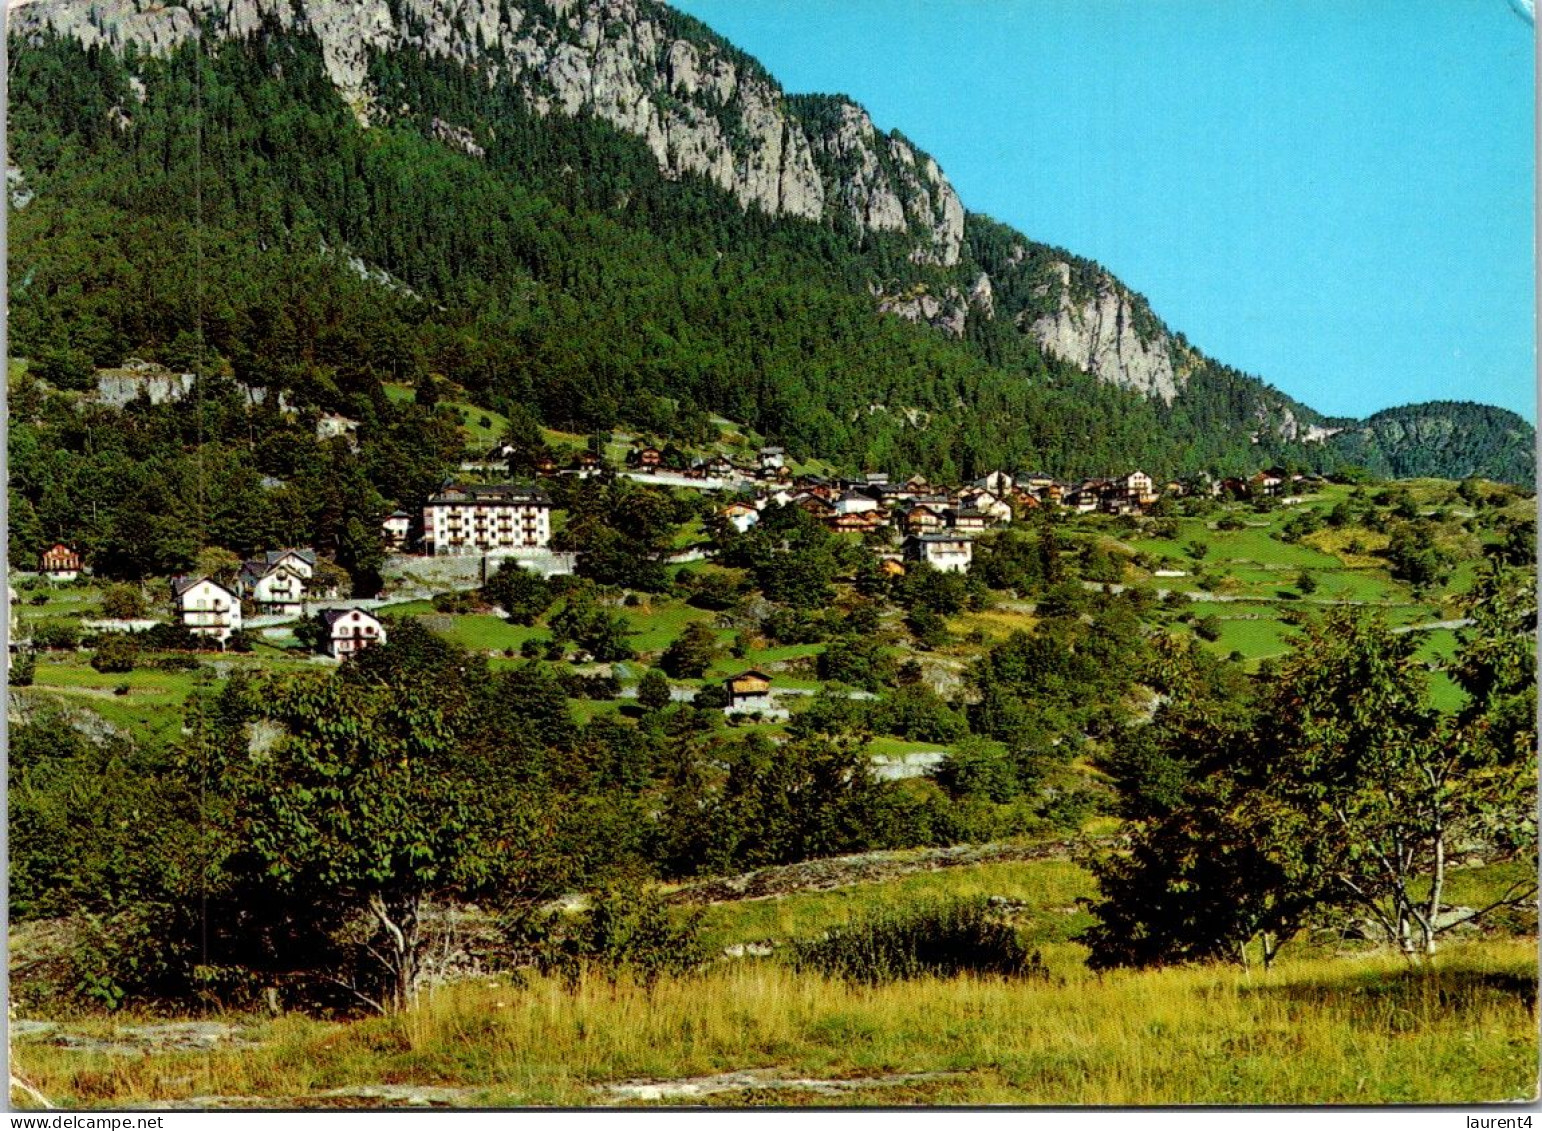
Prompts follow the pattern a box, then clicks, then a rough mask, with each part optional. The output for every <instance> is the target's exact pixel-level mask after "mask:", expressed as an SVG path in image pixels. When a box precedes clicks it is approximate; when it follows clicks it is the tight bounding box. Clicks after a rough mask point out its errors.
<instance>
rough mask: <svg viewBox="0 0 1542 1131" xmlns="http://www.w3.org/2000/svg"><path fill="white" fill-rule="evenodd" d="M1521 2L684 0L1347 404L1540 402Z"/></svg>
mask: <svg viewBox="0 0 1542 1131" xmlns="http://www.w3.org/2000/svg"><path fill="white" fill-rule="evenodd" d="M1521 3H1522V0H1516V6H1512V4H1511V3H1509V2H1507V0H679V2H678V3H676V4H675V6H676V7H678V8H680V9H681V10H682V11H685V12H688V13H690V14H691V15H694V16H696V17H698V18H699V19H701V20H702V21H703V22H705V23H706V24H708V25H709V26H710V27H712V28H713V29H714V30H716V31H718V32H719V33H720V34H722V35H724V36H725V37H726V38H728V39H729V40H730V41H731V42H733V43H735V44H736V45H738V46H739V47H741V48H743V49H744V50H746V51H748V52H749V53H750V54H752V55H754V56H755V57H757V58H758V59H760V60H761V61H762V62H763V63H764V64H765V65H766V66H767V68H768V69H769V70H770V71H771V73H772V74H774V75H775V76H776V77H777V79H778V80H779V81H780V82H781V83H782V85H783V87H784V88H785V89H786V90H788V91H790V92H794V93H807V92H822V93H842V94H847V95H850V96H851V97H852V98H854V99H855V100H856V101H858V102H860V103H862V104H863V105H864V106H866V107H867V108H868V110H869V111H870V112H871V113H872V115H873V119H874V121H875V122H876V123H877V125H878V127H879V128H880V129H883V130H888V129H899V130H900V131H902V132H903V133H904V134H906V136H908V137H909V138H910V139H911V140H912V141H914V142H915V143H916V144H917V145H919V146H920V147H921V148H923V149H925V150H927V151H928V152H929V153H931V154H932V155H933V156H935V157H936V158H937V160H938V162H939V163H940V164H941V165H942V167H943V169H944V170H945V171H946V172H947V173H948V176H949V178H950V179H951V180H952V181H953V184H954V186H955V187H956V188H957V189H958V191H959V195H960V196H961V197H962V198H963V201H964V205H965V207H967V208H968V209H970V210H971V211H973V212H984V213H987V214H989V215H991V216H994V217H995V218H996V219H998V220H1002V221H1004V222H1006V223H1009V224H1011V225H1013V226H1014V227H1016V228H1018V229H1020V230H1021V231H1022V232H1023V233H1024V234H1026V235H1028V236H1030V237H1032V238H1033V239H1036V240H1041V241H1043V242H1046V243H1051V244H1057V245H1059V246H1061V247H1064V248H1066V249H1068V250H1070V251H1073V252H1075V253H1077V254H1079V255H1084V256H1088V257H1090V258H1092V259H1096V260H1098V261H1099V262H1100V263H1102V264H1103V265H1104V266H1105V267H1107V268H1108V269H1109V270H1111V271H1112V272H1113V273H1114V274H1116V275H1117V276H1119V277H1120V278H1121V279H1122V280H1124V282H1125V283H1127V284H1128V285H1130V286H1131V287H1133V288H1135V289H1136V290H1138V291H1140V292H1141V293H1143V294H1144V295H1146V297H1147V298H1148V299H1150V301H1151V304H1152V306H1153V307H1154V308H1155V310H1156V311H1157V313H1158V314H1159V315H1160V316H1161V317H1162V318H1163V319H1164V320H1165V321H1166V322H1167V323H1168V324H1169V325H1170V326H1172V327H1173V328H1174V329H1176V330H1181V331H1182V332H1183V333H1185V334H1186V335H1187V336H1188V338H1189V340H1190V341H1191V342H1193V343H1194V344H1195V345H1197V346H1199V347H1200V348H1201V349H1203V350H1204V351H1205V352H1206V353H1208V354H1210V355H1211V356H1213V357H1215V358H1217V359H1218V360H1220V361H1223V362H1226V363H1228V364H1231V365H1234V366H1236V367H1237V368H1239V369H1243V370H1245V371H1247V372H1250V373H1253V374H1256V375H1257V376H1260V377H1262V378H1263V379H1265V380H1266V381H1269V382H1270V383H1271V384H1273V385H1276V386H1277V387H1279V388H1280V389H1282V390H1284V391H1285V392H1287V393H1289V394H1291V395H1293V396H1295V397H1298V398H1299V399H1301V400H1303V401H1305V402H1306V403H1307V404H1310V405H1311V406H1313V407H1314V408H1317V409H1319V410H1320V411H1322V412H1325V413H1329V414H1340V415H1349V416H1363V415H1368V414H1369V413H1371V412H1374V411H1375V410H1377V409H1380V408H1386V407H1388V406H1391V405H1394V404H1406V403H1411V402H1417V401H1424V400H1436V399H1459V400H1478V401H1486V402H1488V403H1492V404H1499V405H1503V406H1504V407H1506V408H1510V409H1513V410H1515V411H1516V412H1519V413H1521V414H1522V415H1524V416H1526V417H1527V418H1528V419H1530V420H1532V421H1535V420H1536V399H1537V393H1536V349H1535V305H1536V304H1535V283H1534V278H1535V275H1534V267H1533V246H1534V236H1533V232H1534V224H1535V210H1534V187H1533V186H1534V179H1535V178H1534V169H1535V151H1534V141H1533V139H1534V136H1535V134H1534V126H1533V114H1534V110H1533V105H1534V103H1533V99H1534V86H1535V78H1534V55H1533V29H1532V27H1531V26H1530V25H1529V23H1528V22H1527V20H1526V19H1525V18H1524V17H1523V16H1522V15H1521V14H1520V12H1518V11H1517V6H1520V5H1521Z"/></svg>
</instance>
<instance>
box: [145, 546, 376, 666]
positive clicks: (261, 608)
mask: <svg viewBox="0 0 1542 1131" xmlns="http://www.w3.org/2000/svg"><path fill="white" fill-rule="evenodd" d="M337 595H338V594H337V587H336V585H335V584H333V583H331V582H329V581H325V580H323V579H322V577H321V575H320V574H319V572H318V570H317V563H316V555H315V553H314V552H312V551H310V550H300V549H287V550H269V551H267V552H265V553H263V554H260V555H258V556H257V557H255V558H250V559H248V560H247V561H245V562H243V563H241V568H240V570H239V571H237V573H236V578H235V582H234V584H233V585H231V586H229V587H227V586H225V585H223V584H221V583H220V582H218V581H216V580H215V579H214V578H212V577H207V576H202V577H174V578H172V581H171V597H172V605H173V608H174V611H175V613H176V615H177V617H178V619H179V620H180V621H181V623H182V625H183V627H185V628H186V629H187V630H188V631H189V632H191V633H192V634H193V635H194V636H202V637H207V638H209V639H212V640H217V641H218V642H219V644H220V646H221V647H223V646H224V645H225V644H226V643H227V642H228V641H229V640H230V638H231V637H232V636H234V635H235V634H236V633H237V632H240V631H241V630H242V628H243V625H244V624H245V623H247V622H245V620H244V612H243V607H242V606H243V603H244V604H245V605H246V606H247V607H248V608H250V609H251V610H252V614H253V616H254V617H255V618H262V617H274V618H281V619H292V618H294V617H298V616H302V615H303V614H304V612H305V609H306V606H307V605H308V604H310V603H312V602H315V601H317V600H335V599H336V598H337ZM316 616H317V617H318V618H319V620H320V623H321V627H322V634H321V640H320V648H321V651H322V652H323V653H325V654H326V655H328V656H331V657H333V658H334V659H339V660H341V659H346V658H347V657H348V656H351V655H353V654H354V653H355V652H358V651H361V650H362V649H364V648H367V647H369V646H371V645H373V644H384V643H385V640H386V629H385V625H384V624H383V623H382V622H381V620H380V618H379V617H377V616H375V615H374V614H373V613H371V612H369V611H368V610H367V609H360V608H351V607H350V608H338V607H333V608H320V609H318V610H316Z"/></svg>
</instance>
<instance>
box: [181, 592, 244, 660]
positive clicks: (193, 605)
mask: <svg viewBox="0 0 1542 1131" xmlns="http://www.w3.org/2000/svg"><path fill="white" fill-rule="evenodd" d="M171 597H172V602H173V604H174V605H175V607H176V612H177V616H178V617H179V618H180V619H181V621H182V624H183V625H184V626H185V627H186V628H187V630H188V631H189V632H191V633H192V634H193V635H194V636H208V637H212V638H213V639H215V640H218V641H219V642H220V644H221V645H223V644H224V643H225V641H227V640H229V639H230V637H231V635H232V634H233V633H236V632H240V631H241V601H240V598H238V597H237V596H236V595H235V594H234V593H232V592H231V591H230V590H229V589H226V588H225V587H224V586H223V585H221V584H219V583H218V582H216V581H211V580H209V578H207V577H174V578H172V579H171Z"/></svg>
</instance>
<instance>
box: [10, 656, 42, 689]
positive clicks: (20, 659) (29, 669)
mask: <svg viewBox="0 0 1542 1131" xmlns="http://www.w3.org/2000/svg"><path fill="white" fill-rule="evenodd" d="M36 675H37V656H36V655H34V654H33V653H31V652H21V653H18V654H17V656H16V658H15V659H14V660H12V661H11V669H10V671H8V672H7V673H6V677H7V678H6V682H7V683H9V684H10V686H12V687H31V686H32V681H33V679H34V678H35V677H36Z"/></svg>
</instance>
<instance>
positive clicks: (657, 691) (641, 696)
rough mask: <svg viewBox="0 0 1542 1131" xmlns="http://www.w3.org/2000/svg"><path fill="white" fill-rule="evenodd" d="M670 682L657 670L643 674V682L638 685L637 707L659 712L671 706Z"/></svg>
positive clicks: (651, 669)
mask: <svg viewBox="0 0 1542 1131" xmlns="http://www.w3.org/2000/svg"><path fill="white" fill-rule="evenodd" d="M669 700H670V694H669V680H668V679H666V678H665V677H664V673H663V672H661V671H659V670H658V669H657V668H649V669H648V670H647V671H645V672H643V677H642V682H641V683H639V684H638V685H637V705H638V706H639V707H641V708H643V709H644V710H645V711H657V710H659V709H660V708H661V707H667V706H669Z"/></svg>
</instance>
